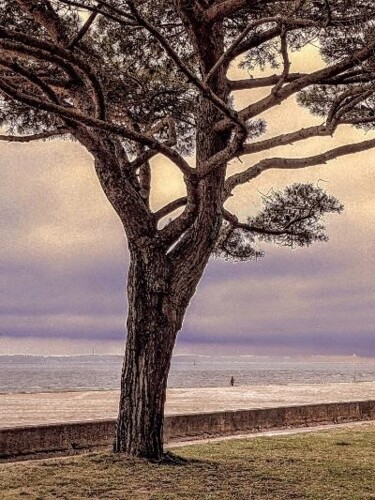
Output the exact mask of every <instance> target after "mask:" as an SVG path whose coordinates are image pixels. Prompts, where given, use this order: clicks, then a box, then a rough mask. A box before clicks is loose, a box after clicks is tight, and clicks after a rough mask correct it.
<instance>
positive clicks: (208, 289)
mask: <svg viewBox="0 0 375 500" xmlns="http://www.w3.org/2000/svg"><path fill="white" fill-rule="evenodd" d="M293 64H294V67H293V71H297V70H300V71H304V70H308V69H312V68H313V67H317V66H319V65H320V64H321V62H320V60H319V57H318V56H317V53H316V49H314V48H310V49H308V50H307V51H305V52H304V53H303V54H302V55H297V56H296V55H295V56H294V60H293ZM236 75H238V73H236ZM259 96H260V94H258V96H257V97H259ZM251 98H252V99H254V94H252V96H251ZM248 100H249V96H248V95H247V94H246V92H245V93H243V92H241V93H239V94H238V95H237V96H236V103H237V105H238V106H241V105H244V104H246V102H247V101H248ZM266 118H267V120H268V121H269V131H268V134H269V135H273V134H277V133H281V132H286V131H292V130H295V129H297V128H300V127H302V126H308V125H309V124H312V123H317V122H318V121H317V120H316V118H312V117H311V116H310V115H309V113H308V112H307V111H306V110H304V109H301V108H299V107H298V106H297V105H296V103H295V102H294V100H289V101H288V102H287V103H286V104H285V105H283V106H280V107H278V109H277V110H276V111H272V112H271V113H269V114H268V116H266ZM371 135H374V134H367V138H369V137H370V136H371ZM362 139H363V133H362V132H359V131H355V130H353V129H349V128H342V129H341V130H340V131H339V133H338V134H337V137H336V138H335V139H324V140H323V139H321V138H320V139H317V140H313V141H310V142H308V143H304V144H302V145H301V144H299V145H298V146H290V147H288V148H280V149H279V150H273V151H272V156H274V155H279V156H280V155H281V154H283V155H285V156H293V157H295V156H304V155H307V154H314V153H316V152H319V151H321V150H323V149H326V148H330V147H334V146H336V145H339V144H343V143H345V142H347V141H348V140H349V141H357V140H362ZM264 156H265V155H263V157H264ZM259 158H260V156H259ZM247 161H248V160H246V159H245V164H247ZM252 161H254V160H253V159H252ZM238 168H241V167H240V165H239V164H236V163H234V164H233V165H232V166H231V171H234V170H236V169H238ZM153 169H154V172H155V180H154V184H153V200H152V202H153V206H154V207H155V208H157V207H160V206H161V205H163V204H164V203H165V202H167V201H168V200H170V199H173V198H174V197H176V196H178V195H180V194H181V193H182V192H183V187H182V182H181V178H180V175H179V173H178V172H177V170H176V169H174V168H173V166H171V165H169V164H168V163H167V162H166V161H165V160H161V159H157V160H156V161H155V162H154V166H153ZM0 171H1V185H0V223H1V247H0V273H1V282H0V353H3V354H4V353H33V354H37V353H54V354H69V353H91V352H92V349H95V351H96V352H103V353H104V352H111V353H112V352H113V353H120V352H121V351H122V349H123V339H124V322H125V318H126V297H125V282H126V270H127V264H128V255H127V250H126V241H125V239H124V235H123V231H122V227H121V224H120V222H119V220H118V219H117V217H116V215H115V213H114V212H113V210H112V209H111V207H110V206H109V204H108V202H107V201H106V199H105V196H104V194H103V193H102V191H101V189H100V187H99V185H98V182H97V180H96V178H95V175H94V171H93V165H92V160H91V157H90V155H89V154H88V153H87V152H85V150H83V149H82V148H81V147H80V146H79V145H78V144H76V143H72V142H69V141H62V140H56V141H48V142H43V143H35V144H29V145H22V144H6V143H0ZM374 172H375V152H367V153H363V154H357V155H354V156H350V157H347V158H345V159H340V160H336V161H333V162H330V163H329V164H327V165H324V166H319V167H313V168H309V169H306V170H304V171H298V172H286V171H283V172H280V171H277V170H275V171H268V172H265V173H264V174H263V175H262V177H260V178H259V179H257V182H256V183H252V184H251V185H250V184H249V185H247V186H244V187H241V188H239V189H237V191H236V192H235V194H236V196H235V197H233V198H232V199H231V200H230V204H229V207H230V209H231V210H233V211H235V212H236V213H237V214H238V215H239V216H240V217H245V216H246V215H248V214H254V213H256V211H257V209H259V207H260V202H261V193H267V192H268V191H269V190H270V189H280V188H283V187H285V186H286V185H288V184H290V183H293V182H296V181H298V182H313V183H315V184H317V185H319V186H321V187H324V188H325V189H327V190H328V191H329V192H330V193H332V194H334V195H335V196H337V197H338V198H339V199H340V201H341V202H343V203H344V205H345V212H344V214H342V215H340V216H332V217H330V218H328V219H327V221H326V222H327V227H328V230H329V234H330V241H329V243H326V244H317V245H314V246H313V247H310V248H308V249H298V250H290V249H286V248H275V247H271V246H267V245H263V244H262V246H261V247H260V248H263V249H265V250H266V257H265V258H264V259H262V260H260V261H257V262H250V263H240V264H232V263H228V262H224V261H220V260H212V261H211V262H210V264H209V266H208V269H207V272H206V274H205V276H204V278H203V280H202V281H201V283H200V286H199V289H198V292H197V294H196V296H195V297H194V299H193V302H192V304H191V307H190V309H189V311H188V314H187V317H186V320H185V322H184V326H183V330H182V332H181V333H180V336H179V340H178V346H177V351H176V352H180V353H196V354H199V353H202V354H208V353H217V354H236V353H241V354H262V355H278V354H281V355H300V354H313V355H315V354H325V355H351V354H353V353H356V354H357V355H362V356H375V333H374V324H375V321H374V320H375V313H374V310H375V308H374V299H375V279H374V276H375V259H374V258H373V254H374V251H373V249H374V244H375V223H374V219H375V203H374V201H373V200H374V194H375V175H374Z"/></svg>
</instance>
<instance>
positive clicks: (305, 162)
mask: <svg viewBox="0 0 375 500" xmlns="http://www.w3.org/2000/svg"><path fill="white" fill-rule="evenodd" d="M374 147H375V139H370V140H368V141H362V142H357V143H354V144H346V145H345V146H339V147H337V148H334V149H330V150H328V151H326V152H324V153H321V154H318V155H315V156H310V157H307V158H266V159H264V160H261V161H260V162H259V163H257V164H256V165H253V166H252V167H250V168H248V169H247V170H245V171H244V172H240V173H238V174H235V175H232V176H231V177H229V178H228V179H227V180H226V183H225V191H226V194H227V196H229V195H230V193H231V192H232V191H233V189H234V188H235V187H236V186H239V185H241V184H244V183H246V182H248V181H250V180H251V179H254V178H256V177H258V176H259V175H260V174H262V173H263V172H264V171H266V170H270V169H272V168H278V169H300V168H307V167H312V166H315V165H322V164H325V163H327V162H328V161H330V160H335V159H336V158H339V157H340V156H347V155H351V154H354V153H360V152H361V151H367V150H369V149H372V148H374Z"/></svg>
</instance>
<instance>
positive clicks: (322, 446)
mask: <svg viewBox="0 0 375 500" xmlns="http://www.w3.org/2000/svg"><path fill="white" fill-rule="evenodd" d="M0 498H1V500H8V499H40V500H48V499H59V500H60V499H61V500H62V499H67V500H73V499H77V500H78V499H79V500H81V499H85V498H95V499H96V498H98V499H99V498H101V499H116V500H120V499H126V500H133V499H176V500H177V499H178V500H180V499H185V498H189V499H199V500H201V499H220V500H222V499H246V500H251V499H256V500H257V499H262V500H263V499H268V500H269V499H275V500H283V499H291V498H294V499H298V500H302V499H311V500H312V499H321V500H330V499H335V500H344V499H347V500H364V499H375V424H370V423H369V424H365V425H363V426H357V427H352V428H346V429H343V428H341V429H335V430H329V431H328V430H327V431H321V432H314V433H306V434H295V435H291V436H290V435H289V436H277V437H258V438H251V439H248V440H230V441H221V442H216V443H211V444H201V445H194V446H187V447H183V448H178V449H176V450H175V461H174V462H171V463H167V462H166V463H161V464H156V463H147V462H145V461H142V460H129V459H125V458H121V457H119V456H114V455H112V454H110V453H109V452H97V453H90V454H87V455H81V456H75V457H68V458H58V459H57V458H56V459H49V460H43V461H41V460H38V461H28V462H18V463H12V464H9V463H8V464H0Z"/></svg>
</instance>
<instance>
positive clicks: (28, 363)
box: [0, 355, 375, 394]
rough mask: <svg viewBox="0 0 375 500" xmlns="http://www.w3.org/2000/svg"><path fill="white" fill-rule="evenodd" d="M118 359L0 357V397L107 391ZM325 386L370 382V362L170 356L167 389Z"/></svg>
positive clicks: (114, 383) (373, 370) (373, 369)
mask: <svg viewBox="0 0 375 500" xmlns="http://www.w3.org/2000/svg"><path fill="white" fill-rule="evenodd" d="M121 368H122V357H121V356H117V355H91V356H18V355H17V356H0V393H3V394H4V393H32V392H59V391H87V390H112V389H118V388H119V386H120V376H121ZM231 377H234V382H235V385H236V386H237V385H250V386H251V385H275V384H276V385H280V384H281V385H288V384H299V385H305V384H326V383H340V382H372V381H375V358H358V357H354V356H353V358H345V359H342V358H338V359H332V358H329V359H324V358H314V357H309V358H303V359H302V358H301V359H299V358H288V357H266V356H260V357H259V356H191V355H189V356H175V357H174V358H173V360H172V365H171V370H170V374H169V379H168V386H169V387H174V388H187V387H189V388H191V387H225V386H229V385H230V380H231Z"/></svg>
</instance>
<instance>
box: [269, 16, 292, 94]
mask: <svg viewBox="0 0 375 500" xmlns="http://www.w3.org/2000/svg"><path fill="white" fill-rule="evenodd" d="M280 41H281V50H280V52H281V55H282V58H283V66H284V69H283V72H282V74H281V76H280V79H279V81H278V82H277V83H276V85H275V86H274V87H273V89H272V90H271V92H272V94H274V95H277V94H278V93H279V90H280V89H281V88H282V86H283V85H284V83H285V81H286V79H287V78H288V75H289V70H290V60H289V54H288V40H287V32H286V29H285V27H284V26H283V28H282V31H281V34H280Z"/></svg>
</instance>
